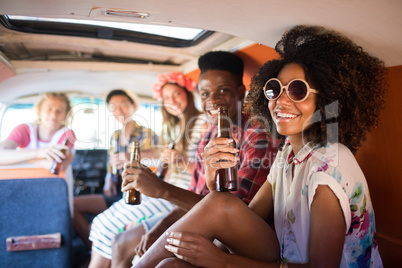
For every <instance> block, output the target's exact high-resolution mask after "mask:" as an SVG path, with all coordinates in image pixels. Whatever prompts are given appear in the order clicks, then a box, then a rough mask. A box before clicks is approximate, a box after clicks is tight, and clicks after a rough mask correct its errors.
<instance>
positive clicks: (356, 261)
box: [268, 143, 382, 267]
mask: <svg viewBox="0 0 402 268" xmlns="http://www.w3.org/2000/svg"><path fill="white" fill-rule="evenodd" d="M292 170H293V171H292ZM292 173H294V174H292ZM268 181H269V182H270V183H271V185H272V191H273V199H274V220H275V230H276V234H277V237H278V241H279V243H280V247H281V255H282V256H281V257H282V259H284V260H285V261H286V262H290V263H307V262H308V242H309V241H308V238H309V229H310V209H311V204H312V202H313V199H314V194H315V191H316V189H317V187H318V186H319V185H327V186H328V187H329V188H330V189H331V190H332V191H333V192H334V194H335V195H336V196H337V197H338V199H339V203H340V205H341V208H342V211H343V214H344V218H345V225H346V233H345V242H344V247H343V254H342V260H341V266H340V267H382V261H381V257H380V254H379V251H378V245H377V240H376V228H375V220H374V210H373V205H372V203H371V198H370V194H369V189H368V186H367V182H366V179H365V177H364V174H363V172H362V171H361V169H360V167H359V165H358V163H357V161H356V159H355V157H354V156H353V154H352V153H351V152H350V150H349V149H348V148H347V147H346V146H344V145H342V144H340V143H335V144H330V145H326V146H312V145H311V144H310V143H308V144H306V145H305V146H304V147H303V148H302V149H301V150H300V151H299V152H298V153H297V155H294V154H293V151H292V147H291V146H290V144H289V143H286V144H285V145H284V147H283V149H282V150H281V151H278V154H277V157H276V159H275V163H274V165H273V166H272V168H271V172H270V174H269V175H268Z"/></svg>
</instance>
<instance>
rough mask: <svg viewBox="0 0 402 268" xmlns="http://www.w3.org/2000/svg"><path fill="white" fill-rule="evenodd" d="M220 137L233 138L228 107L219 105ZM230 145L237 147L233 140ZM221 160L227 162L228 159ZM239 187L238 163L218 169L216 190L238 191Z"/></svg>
mask: <svg viewBox="0 0 402 268" xmlns="http://www.w3.org/2000/svg"><path fill="white" fill-rule="evenodd" d="M220 137H222V138H232V134H231V130H230V121H229V117H228V108H227V107H218V138H220ZM230 145H231V146H233V147H234V148H235V147H236V142H235V141H234V140H233V141H232V142H231V144H230ZM220 161H221V162H225V161H228V160H220ZM238 187H239V182H238V179H237V165H235V166H234V167H229V168H222V169H218V170H217V171H216V190H217V191H218V192H229V191H237V189H238Z"/></svg>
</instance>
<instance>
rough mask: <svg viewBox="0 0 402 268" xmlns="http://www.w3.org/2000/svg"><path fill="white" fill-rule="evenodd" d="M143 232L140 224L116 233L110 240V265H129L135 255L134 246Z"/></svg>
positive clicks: (120, 267)
mask: <svg viewBox="0 0 402 268" xmlns="http://www.w3.org/2000/svg"><path fill="white" fill-rule="evenodd" d="M144 234H145V229H144V226H143V225H142V224H138V225H137V226H135V227H134V228H133V229H130V230H127V231H125V232H123V233H120V234H117V235H116V236H115V237H114V238H113V240H112V267H113V268H126V267H131V261H132V260H133V258H134V256H135V252H134V248H135V247H136V246H137V245H138V243H140V241H141V237H142V236H143V235H144Z"/></svg>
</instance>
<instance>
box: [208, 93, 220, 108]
mask: <svg viewBox="0 0 402 268" xmlns="http://www.w3.org/2000/svg"><path fill="white" fill-rule="evenodd" d="M208 101H209V102H210V103H211V104H212V105H213V106H214V107H216V106H219V104H221V102H222V96H221V94H219V93H215V92H212V93H211V94H210V96H209V100H208Z"/></svg>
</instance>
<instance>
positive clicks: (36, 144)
mask: <svg viewBox="0 0 402 268" xmlns="http://www.w3.org/2000/svg"><path fill="white" fill-rule="evenodd" d="M38 127H39V125H38V124H33V123H25V124H21V125H18V126H16V127H15V128H14V129H13V130H12V131H11V133H10V135H9V136H8V138H7V139H8V140H11V141H14V142H15V143H17V144H18V147H19V148H27V149H36V148H46V147H49V146H51V145H55V144H61V143H62V142H63V141H64V138H65V137H67V138H68V139H69V143H68V146H69V147H70V148H73V147H74V143H75V134H74V131H72V130H71V129H69V128H66V127H62V128H60V129H59V130H57V131H56V133H55V134H54V135H53V137H52V138H51V140H49V141H44V140H41V139H39V137H38Z"/></svg>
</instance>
